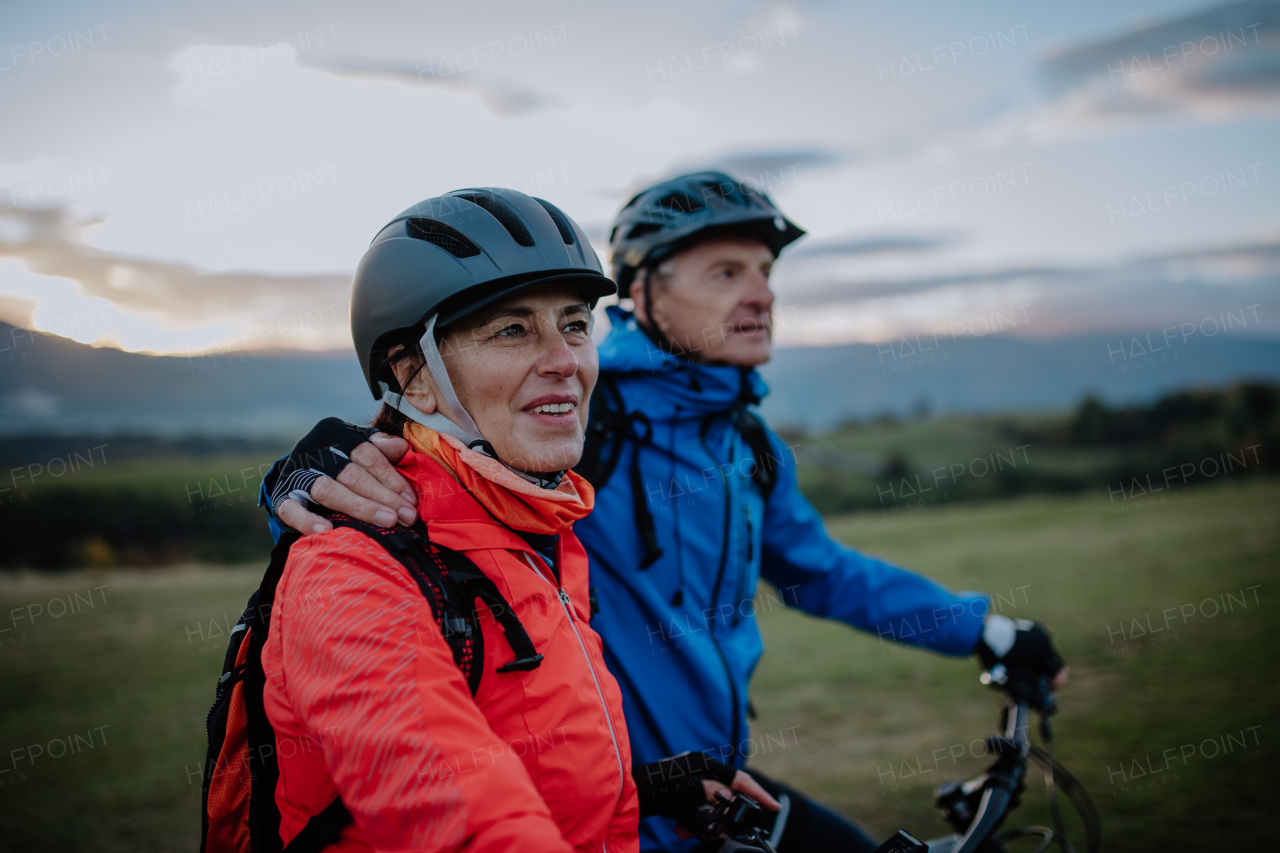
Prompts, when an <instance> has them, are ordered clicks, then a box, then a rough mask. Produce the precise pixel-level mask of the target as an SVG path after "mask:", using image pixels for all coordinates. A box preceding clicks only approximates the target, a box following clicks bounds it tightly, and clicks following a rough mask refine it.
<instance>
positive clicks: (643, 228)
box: [627, 222, 662, 240]
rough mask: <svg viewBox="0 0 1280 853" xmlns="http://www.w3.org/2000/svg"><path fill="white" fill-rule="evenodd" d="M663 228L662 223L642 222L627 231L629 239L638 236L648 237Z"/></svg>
mask: <svg viewBox="0 0 1280 853" xmlns="http://www.w3.org/2000/svg"><path fill="white" fill-rule="evenodd" d="M661 230H662V226H661V225H654V224H653V223H652V222H641V223H640V224H639V225H636V226H635V227H633V228H632V229H631V230H630V231H628V232H627V239H628V240H634V239H636V238H637V237H648V236H649V235H650V234H657V233H658V232H659V231H661Z"/></svg>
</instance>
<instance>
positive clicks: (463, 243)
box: [408, 219, 480, 258]
mask: <svg viewBox="0 0 1280 853" xmlns="http://www.w3.org/2000/svg"><path fill="white" fill-rule="evenodd" d="M408 231H409V236H410V237H413V238H414V239H416V240H426V241H427V242H428V243H434V244H436V245H437V246H439V247H440V248H441V249H444V250H445V251H446V252H448V253H449V254H451V255H453V256H454V257H455V258H474V257H475V256H476V255H478V254H480V249H479V247H477V246H476V244H475V243H472V242H471V241H470V240H468V239H467V238H466V237H465V236H463V234H462V233H461V232H460V231H457V230H455V229H453V228H450V227H449V226H448V225H445V224H444V223H443V222H436V221H435V220H434V219H410V220H408Z"/></svg>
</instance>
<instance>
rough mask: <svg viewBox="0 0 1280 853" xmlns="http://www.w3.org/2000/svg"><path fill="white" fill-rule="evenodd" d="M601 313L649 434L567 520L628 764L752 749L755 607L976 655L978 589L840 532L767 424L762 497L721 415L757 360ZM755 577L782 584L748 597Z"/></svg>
mask: <svg viewBox="0 0 1280 853" xmlns="http://www.w3.org/2000/svg"><path fill="white" fill-rule="evenodd" d="M609 318H610V320H611V321H612V324H613V327H612V329H611V331H610V333H609V335H608V337H607V338H606V339H605V340H604V342H603V344H602V345H601V347H600V370H601V373H602V375H606V374H607V375H611V376H612V377H613V378H614V379H615V380H616V381H617V383H618V388H619V390H620V392H621V395H622V398H623V400H624V401H625V404H626V408H627V411H628V412H633V411H640V412H643V413H644V414H645V415H646V416H647V417H648V419H649V421H650V423H651V424H652V434H651V438H650V441H649V443H648V445H647V446H644V447H641V448H639V449H638V450H637V444H638V442H636V441H631V442H628V444H627V446H625V447H624V448H623V450H622V454H621V457H620V458H619V460H618V465H617V467H616V469H615V470H614V471H613V474H612V476H611V477H610V478H609V481H608V483H606V484H605V485H604V487H603V488H601V489H599V490H598V491H597V493H596V505H595V510H594V511H593V512H592V513H591V515H589V516H588V517H587V518H585V519H583V520H582V521H580V522H578V523H577V524H575V525H574V532H575V533H577V535H578V537H579V539H581V540H582V543H583V545H585V546H586V549H587V554H588V555H589V557H590V559H591V584H592V586H593V587H595V589H596V591H597V596H598V599H599V605H600V613H599V615H598V616H597V617H596V618H595V619H594V620H593V621H592V627H594V628H595V629H596V630H597V631H598V632H599V633H600V635H601V636H602V637H603V638H604V647H605V659H606V661H607V662H608V665H609V670H610V672H612V673H613V675H614V676H615V677H616V678H617V679H618V683H619V684H620V685H621V686H622V695H623V703H624V708H625V712H626V719H627V730H628V731H629V732H630V735H631V751H632V757H633V759H634V761H635V762H636V763H637V764H642V763H648V762H650V761H656V760H658V759H659V758H664V757H667V756H670V755H676V754H678V753H681V752H684V751H686V750H706V751H708V752H710V753H712V754H713V755H715V757H718V758H720V759H721V760H723V761H725V762H726V763H729V764H732V765H735V766H739V767H740V766H742V764H743V763H744V762H745V760H746V758H747V757H749V756H750V754H752V753H754V752H755V751H756V750H757V749H759V748H760V747H759V745H758V744H757V745H754V746H753V745H752V742H751V741H750V739H749V731H748V728H747V703H748V696H747V687H748V683H749V682H750V680H751V674H752V672H753V671H754V670H755V667H756V662H757V661H759V659H760V655H761V653H762V652H763V651H764V643H763V641H762V640H761V637H760V629H759V627H758V626H757V624H756V615H755V610H756V608H757V607H759V608H760V609H761V610H767V609H770V608H773V607H779V606H781V605H783V604H785V605H786V606H791V607H797V608H799V609H800V610H803V611H805V612H806V613H811V614H813V615H815V616H824V617H827V618H831V619H839V620H840V621H842V622H846V623H848V624H850V625H852V626H854V627H855V628H860V629H862V630H865V631H869V632H871V633H872V634H876V635H879V636H880V637H881V638H883V639H885V640H897V641H900V642H904V643H909V644H916V645H921V646H924V647H927V648H930V649H933V650H935V651H939V652H943V653H946V654H952V655H968V654H971V653H972V652H973V650H974V647H975V646H976V645H977V643H978V637H979V635H980V633H981V630H982V620H983V616H984V615H985V614H986V611H987V599H986V597H985V596H979V595H974V594H961V595H956V594H955V593H952V592H950V591H948V590H947V589H945V588H943V587H942V586H940V585H938V584H936V583H934V582H933V581H930V580H928V579H926V578H923V577H921V576H920V575H917V574H913V573H911V572H908V571H905V570H903V569H900V568H897V567H895V566H893V565H891V564H889V563H887V562H885V561H883V560H878V559H875V558H873V557H867V556H864V555H862V554H859V553H858V552H856V551H853V550H850V549H849V548H846V547H844V546H843V545H840V544H839V543H837V542H835V541H833V540H832V539H831V537H830V536H829V535H828V533H827V531H826V529H825V527H824V526H823V523H822V519H821V517H820V516H819V515H818V513H817V511H816V510H815V509H814V508H813V506H812V504H810V503H809V501H808V500H806V499H805V497H804V496H803V495H802V494H800V492H799V490H798V489H797V488H796V472H795V465H794V457H793V456H792V455H791V453H790V451H789V450H788V449H787V448H786V446H785V445H784V444H783V442H782V441H781V439H779V438H778V436H777V435H775V434H774V433H773V432H771V431H770V432H768V437H769V443H770V445H771V446H772V448H773V454H774V457H775V459H776V461H777V463H778V464H777V466H776V469H775V470H776V471H777V472H778V475H779V476H778V481H777V484H776V485H775V486H774V488H773V490H772V492H771V494H770V495H769V497H768V498H767V499H766V498H765V497H764V496H763V495H762V494H761V492H760V489H759V488H758V487H757V486H756V485H755V483H754V481H753V479H752V477H751V472H752V470H753V466H754V460H753V457H752V453H751V450H750V448H749V447H748V446H747V444H746V443H745V441H744V440H743V439H742V437H741V436H740V435H739V433H738V431H737V430H736V429H735V428H734V427H733V424H732V421H731V416H730V412H731V411H732V410H733V408H734V406H735V404H737V403H738V401H739V400H740V399H741V398H742V397H743V396H744V394H746V395H752V396H754V397H755V398H760V397H763V396H764V395H765V394H766V393H767V392H768V388H767V387H766V386H765V384H764V381H763V380H762V379H761V378H760V375H759V374H758V373H756V372H755V371H754V370H752V371H743V370H740V369H738V368H736V367H709V366H706V365H701V364H695V363H693V362H690V361H686V360H683V359H680V358H677V357H675V356H673V355H670V354H668V353H666V352H664V351H662V350H661V349H659V348H658V347H657V346H655V345H654V343H653V342H652V341H651V340H650V339H649V337H648V336H647V335H645V334H644V332H643V331H642V330H641V329H640V328H639V327H638V326H637V325H636V323H635V320H634V319H633V318H632V316H631V315H630V314H628V313H626V312H624V311H621V310H620V309H617V308H610V309H609ZM744 384H745V385H746V388H745V392H744ZM635 452H639V453H640V477H641V481H642V485H643V488H644V492H645V495H646V498H647V501H648V505H649V509H650V511H651V512H652V514H653V518H654V522H655V531H656V533H657V538H658V544H659V546H660V547H661V549H662V556H661V557H660V558H659V559H658V560H657V561H656V562H654V563H653V564H652V565H651V566H650V567H649V568H647V569H643V570H642V569H641V568H640V563H641V557H642V554H643V553H644V548H643V545H642V542H641V539H640V535H639V532H638V530H637V527H636V523H635V512H634V505H633V502H632V491H631V489H632V483H631V480H632V473H631V460H632V457H631V454H633V453H635ZM761 577H764V578H765V579H766V580H767V581H769V583H770V584H772V585H773V586H774V587H775V590H776V593H771V594H770V595H768V596H765V597H762V599H761V600H760V601H759V602H757V601H755V595H756V587H757V583H758V581H759V579H760V578H761ZM677 591H679V592H680V593H681V595H679V596H677ZM673 599H675V600H680V603H679V604H673V603H672V602H673ZM670 827H671V823H670V821H664V820H662V819H661V818H653V819H649V820H647V821H644V822H643V825H642V847H643V848H644V849H678V848H679V847H683V846H687V845H685V844H683V843H682V842H679V841H678V840H677V839H676V836H675V834H674V832H673V831H672V830H671V828H670Z"/></svg>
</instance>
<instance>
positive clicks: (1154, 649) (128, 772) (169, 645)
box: [0, 479, 1280, 851]
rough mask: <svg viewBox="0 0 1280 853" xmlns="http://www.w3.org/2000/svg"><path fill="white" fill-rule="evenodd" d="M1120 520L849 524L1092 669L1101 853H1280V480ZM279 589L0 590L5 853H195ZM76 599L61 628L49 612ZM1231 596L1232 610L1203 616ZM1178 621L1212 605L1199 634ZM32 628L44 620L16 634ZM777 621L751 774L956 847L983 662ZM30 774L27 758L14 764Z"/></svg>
mask: <svg viewBox="0 0 1280 853" xmlns="http://www.w3.org/2000/svg"><path fill="white" fill-rule="evenodd" d="M1117 507H1118V505H1113V504H1111V503H1109V501H1108V499H1107V497H1106V495H1105V494H1098V493H1096V492H1095V493H1090V494H1086V495H1080V496H1071V497H1059V498H1045V497H1035V498H1023V499H1018V500H1013V501H1006V502H998V503H986V504H978V503H974V504H967V505H963V506H953V507H946V508H940V509H934V508H928V509H919V510H909V511H904V512H900V513H898V514H896V515H892V516H881V515H880V514H879V513H864V514H861V515H852V516H843V517H840V518H836V519H833V520H832V522H831V524H832V529H833V530H834V531H835V532H836V533H837V534H838V535H839V536H841V537H842V538H843V539H845V541H847V542H849V543H851V544H853V545H856V546H857V547H859V548H862V549H864V550H867V551H871V552H874V553H878V554H882V555H885V556H888V557H890V558H893V559H895V560H897V561H899V562H901V563H903V564H905V565H908V566H911V567H913V568H917V569H920V570H922V571H924V572H926V573H928V574H931V575H933V576H934V577H937V578H938V579H940V580H941V581H943V582H945V583H947V584H949V585H952V586H953V587H958V588H969V589H981V590H986V591H990V592H993V593H1000V594H1001V595H1002V596H1003V600H1004V602H1005V603H1004V604H1003V605H1002V608H1003V610H1004V612H1005V613H1008V614H1009V615H1012V616H1024V615H1026V616H1032V617H1034V618H1038V619H1043V620H1045V621H1046V622H1048V624H1049V625H1050V626H1051V627H1052V628H1053V630H1054V633H1055V636H1056V638H1057V641H1058V644H1059V646H1060V647H1061V650H1062V652H1063V653H1064V655H1065V656H1066V657H1067V658H1068V660H1069V662H1070V663H1071V666H1072V679H1071V685H1070V686H1069V688H1068V689H1067V690H1066V691H1065V692H1064V693H1063V694H1062V696H1061V702H1062V712H1061V713H1060V714H1059V716H1058V718H1057V720H1056V723H1057V732H1058V738H1059V743H1058V749H1057V752H1058V757H1059V759H1060V760H1062V761H1063V762H1064V763H1065V764H1066V765H1067V766H1068V767H1069V768H1071V769H1072V770H1073V771H1075V773H1076V774H1077V775H1078V776H1079V777H1080V778H1081V780H1082V781H1083V782H1084V783H1085V784H1086V786H1087V787H1088V788H1089V790H1090V792H1091V793H1092V794H1093V797H1094V800H1095V802H1096V803H1097V805H1098V808H1099V809H1100V811H1101V812H1102V818H1103V823H1104V828H1105V831H1106V837H1107V845H1106V849H1111V850H1124V851H1140V850H1152V851H1156V850H1197V851H1201V850H1219V849H1235V848H1240V849H1266V844H1267V843H1266V842H1265V839H1269V838H1274V837H1276V836H1277V834H1278V832H1280V817H1277V812H1276V809H1275V808H1274V806H1273V805H1272V797H1271V796H1270V792H1271V791H1272V790H1274V787H1273V786H1274V782H1273V777H1272V776H1271V768H1272V767H1273V766H1275V764H1276V761H1277V758H1280V755H1278V754H1277V753H1278V750H1277V748H1276V743H1277V741H1276V735H1275V730H1274V726H1275V721H1276V720H1277V719H1280V685H1278V684H1277V683H1276V679H1275V676H1274V672H1275V661H1276V660H1277V658H1278V655H1277V652H1278V651H1280V649H1278V648H1277V646H1280V643H1278V642H1277V639H1276V638H1277V631H1276V629H1277V627H1278V626H1277V621H1278V620H1277V610H1276V604H1275V602H1274V600H1273V596H1274V595H1275V588H1276V573H1277V571H1278V569H1280V535H1278V531H1277V528H1276V522H1277V518H1278V517H1280V512H1277V510H1278V509H1280V482H1277V481H1275V480H1262V479H1255V480H1251V481H1244V482H1239V483H1234V482H1224V483H1222V484H1220V485H1213V486H1208V487H1202V488H1200V489H1193V490H1187V491H1184V492H1180V493H1178V495H1177V497H1176V499H1174V498H1171V499H1170V500H1169V501H1168V502H1165V503H1161V502H1159V501H1157V502H1156V505H1154V506H1146V507H1144V508H1143V509H1134V508H1133V507H1132V505H1131V506H1130V509H1129V511H1128V512H1127V513H1123V514H1119V513H1117V514H1113V512H1112V510H1113V509H1116V508H1117ZM259 573H260V567H258V566H254V567H252V568H245V569H201V570H198V569H166V570H163V571H123V570H101V571H98V572H76V573H67V574H58V575H34V574H21V575H15V574H0V684H2V685H3V690H2V691H0V708H2V713H0V770H8V771H9V772H6V773H0V839H3V841H2V842H0V847H3V849H5V850H14V851H18V850H23V851H25V850H40V851H44V850H92V851H152V850H157V851H158V850H195V849H196V847H197V835H198V826H199V787H200V785H199V764H200V762H201V761H202V759H203V757H204V730H203V726H204V715H205V712H206V710H207V708H208V704H209V701H210V699H211V697H212V688H213V682H214V680H215V678H216V675H217V672H218V668H219V665H220V663H221V654H222V649H223V648H224V646H225V641H226V638H225V636H223V632H225V630H226V626H227V624H228V623H229V622H234V621H235V618H236V616H237V615H238V613H239V611H240V609H241V608H242V607H243V604H244V601H245V598H246V597H247V595H248V593H249V591H250V590H251V589H252V587H253V586H254V585H255V584H256V582H257V578H258V575H259ZM1250 588H1252V589H1250ZM68 595H70V596H71V599H70V602H71V603H70V605H69V606H68V608H67V610H65V611H62V612H61V615H56V616H55V615H51V614H54V613H58V612H59V611H60V610H61V606H60V605H59V604H57V603H55V602H58V601H67V598H66V597H67V596H68ZM1228 595H1232V596H1235V599H1234V600H1232V601H1231V602H1228V603H1229V604H1230V607H1231V608H1232V609H1231V612H1225V613H1218V614H1217V615H1216V616H1212V617H1210V616H1207V615H1202V611H1203V612H1205V613H1208V612H1211V605H1210V604H1209V603H1206V602H1208V601H1209V599H1214V600H1215V601H1218V602H1227V598H1226V596H1228ZM1255 596H1256V597H1255ZM1246 597H1247V606H1242V605H1240V604H1239V603H1238V602H1239V601H1240V600H1243V599H1244V598H1246ZM90 600H91V601H92V602H93V606H92V607H90V606H89V605H88V603H87V602H88V601H90ZM1010 602H1012V604H1011V603H1010ZM1184 605H1187V606H1192V607H1194V608H1196V609H1197V610H1196V614H1195V615H1192V616H1187V617H1186V621H1185V624H1184V623H1183V622H1181V621H1179V618H1180V617H1179V614H1181V613H1182V612H1183V611H1182V608H1183V606H1184ZM1219 606H1220V607H1221V604H1220V605H1219ZM14 608H17V609H18V610H17V614H18V615H20V616H24V617H25V616H29V615H32V614H34V616H35V621H34V623H31V622H30V620H29V619H26V618H23V619H21V620H19V621H17V622H16V623H15V621H14V616H15V614H14ZM1167 608H1174V613H1175V615H1174V622H1173V623H1172V624H1171V625H1170V626H1169V628H1168V629H1167V630H1166V631H1165V632H1161V633H1158V634H1152V635H1149V636H1148V637H1143V638H1141V643H1143V644H1144V645H1141V648H1140V650H1139V642H1138V641H1137V640H1124V639H1121V638H1120V637H1119V636H1115V632H1117V631H1119V630H1120V627H1119V626H1121V625H1123V626H1124V631H1125V636H1126V637H1127V636H1128V634H1129V633H1130V632H1131V631H1132V630H1133V623H1134V620H1138V622H1139V623H1140V624H1141V626H1146V625H1147V621H1146V620H1147V618H1148V616H1149V617H1150V619H1151V623H1152V627H1154V628H1159V627H1161V625H1162V624H1164V622H1163V620H1164V616H1162V613H1165V612H1167V610H1166V609H1167ZM761 623H762V626H763V630H764V632H765V636H766V642H767V646H768V651H767V652H766V655H765V658H764V661H763V663H762V664H761V667H760V670H759V673H758V675H757V677H756V679H755V682H754V687H753V699H754V702H755V705H756V707H757V708H758V709H759V712H760V717H759V719H758V720H756V721H755V723H754V724H753V732H754V733H755V735H756V737H757V738H758V740H759V742H760V743H762V744H765V745H766V746H765V748H763V749H761V750H760V754H759V755H757V756H756V758H755V759H754V760H755V762H756V763H757V764H758V765H759V766H760V767H761V768H762V769H765V770H766V771H767V772H770V773H774V774H776V775H778V776H780V777H782V778H784V779H786V780H787V781H789V782H791V783H793V784H795V785H797V786H798V787H800V788H802V789H804V790H806V791H808V792H810V793H812V794H814V795H816V796H818V797H820V798H821V799H824V800H826V801H827V802H828V803H830V804H831V805H833V806H835V807H837V808H839V809H841V810H843V811H845V812H847V813H848V814H850V815H852V816H854V817H856V818H857V819H859V820H860V821H863V822H864V823H865V824H866V825H868V826H869V827H870V828H872V829H873V830H875V832H876V833H878V834H881V835H886V834H888V833H890V832H891V831H893V830H895V829H897V828H899V827H906V828H909V829H911V830H912V831H913V832H914V833H916V834H925V835H927V834H931V833H941V832H943V831H944V829H945V827H944V825H943V824H942V822H941V820H940V819H939V818H937V817H935V816H934V813H933V812H932V809H931V804H930V795H929V790H930V788H931V787H932V785H933V784H935V783H936V782H938V781H941V780H942V779H943V778H945V777H946V776H949V775H955V776H962V777H967V776H968V775H971V774H973V773H976V772H977V771H979V770H980V769H981V768H982V767H983V766H984V761H983V760H982V759H979V758H974V757H964V758H958V759H956V763H955V765H954V766H953V765H952V763H951V759H950V758H949V757H946V756H950V754H951V751H952V750H951V747H952V746H953V745H956V744H960V745H964V746H965V747H966V749H967V748H970V747H971V745H972V742H973V741H974V740H975V739H980V738H982V737H984V736H986V735H987V734H989V733H991V732H992V731H993V729H994V726H995V722H996V712H997V707H998V701H997V699H996V697H995V696H994V695H993V694H992V693H991V692H990V691H989V690H988V689H986V688H983V687H981V686H980V685H979V684H978V682H977V677H976V676H977V667H976V666H975V664H974V662H973V661H971V660H949V659H944V658H940V657H936V656H933V655H930V654H928V653H924V652H918V651H912V650H902V649H898V648H896V647H891V646H887V645H882V644H881V643H879V642H878V641H877V640H876V639H875V638H871V637H866V636H862V635H858V634H855V633H853V632H851V631H849V630H848V629H846V628H844V627H842V626H839V625H832V624H826V623H822V622H818V621H815V620H812V619H809V618H807V617H804V616H802V615H798V614H793V613H788V612H783V611H780V610H776V609H768V608H765V609H764V612H762V616H761ZM4 629H8V631H5V630H4ZM1108 630H1110V631H1111V632H1112V635H1109V634H1108ZM1113 639H1114V642H1113ZM1152 641H1154V645H1152V644H1151V642H1152ZM1122 649H1128V651H1122ZM1242 732H1243V737H1244V738H1246V739H1247V746H1246V747H1240V746H1239V745H1238V742H1237V741H1239V740H1240V739H1241V737H1242V734H1241V733H1242ZM77 734H78V739H77V737H76V735H77ZM1227 734H1231V735H1233V736H1234V737H1235V738H1236V739H1237V740H1236V741H1232V742H1230V743H1229V745H1230V746H1231V751H1230V752H1229V753H1222V752H1221V751H1220V752H1219V754H1216V755H1211V756H1206V755H1205V754H1204V753H1209V752H1211V751H1212V748H1211V747H1210V746H1209V745H1208V743H1209V742H1212V741H1213V740H1214V739H1217V741H1218V742H1219V743H1222V742H1224V737H1225V735H1227ZM770 735H771V736H772V739H770V738H769V737H768V736H770ZM68 742H69V743H70V744H71V745H70V746H69V747H64V746H60V745H59V744H65V743H68ZM779 744H784V745H779ZM1184 744H1194V745H1195V749H1196V752H1195V753H1194V754H1193V755H1191V756H1190V757H1188V758H1187V759H1186V761H1185V763H1179V762H1178V759H1177V758H1176V757H1175V759H1174V763H1175V766H1174V767H1173V768H1172V769H1171V770H1170V771H1168V772H1161V773H1158V774H1155V773H1148V774H1147V775H1146V776H1145V777H1140V778H1131V777H1132V776H1136V770H1135V764H1134V761H1135V760H1136V761H1138V762H1142V763H1146V762H1147V760H1148V759H1147V757H1148V756H1150V764H1151V766H1154V767H1156V768H1159V767H1160V766H1161V762H1162V760H1163V759H1162V755H1165V754H1166V753H1164V752H1163V750H1166V749H1172V750H1173V751H1174V752H1175V754H1176V753H1177V751H1178V750H1179V748H1180V747H1181V746H1182V745H1184ZM36 745H38V746H39V749H38V750H37V749H36ZM939 749H941V750H943V755H944V758H943V759H942V760H940V761H939V760H936V759H934V758H933V757H932V756H935V755H937V753H935V752H934V750H939ZM15 753H16V754H17V755H19V756H24V757H23V759H22V760H21V761H19V762H18V763H17V765H16V766H15V765H14V759H13V756H14V755H15ZM32 753H34V754H35V759H34V761H30V760H28V758H27V756H29V755H30V754H32ZM55 753H57V755H55ZM907 763H910V765H911V766H912V767H914V768H917V770H916V775H915V776H914V777H913V776H910V775H908V768H907V767H906V766H905V765H906V764H907ZM935 765H936V769H935ZM1121 767H1122V768H1124V769H1123V774H1122V775H1123V777H1117V776H1116V773H1117V772H1118V771H1117V768H1121ZM1108 768H1110V770H1111V771H1112V775H1111V776H1110V777H1109V776H1108ZM886 774H887V775H886ZM1029 783H1030V789H1031V792H1030V793H1029V795H1028V798H1027V800H1028V805H1027V807H1026V808H1025V809H1024V810H1023V812H1021V813H1020V814H1019V816H1020V817H1021V816H1024V815H1025V816H1026V817H1027V818H1028V821H1027V822H1037V823H1041V822H1045V821H1046V820H1047V816H1046V813H1045V811H1046V810H1045V808H1044V807H1043V803H1044V793H1043V790H1044V789H1043V782H1042V780H1041V779H1040V777H1039V776H1038V775H1037V774H1035V773H1032V775H1031V776H1030V778H1029ZM1251 845H1259V846H1257V847H1256V848H1255V847H1252V846H1251Z"/></svg>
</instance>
